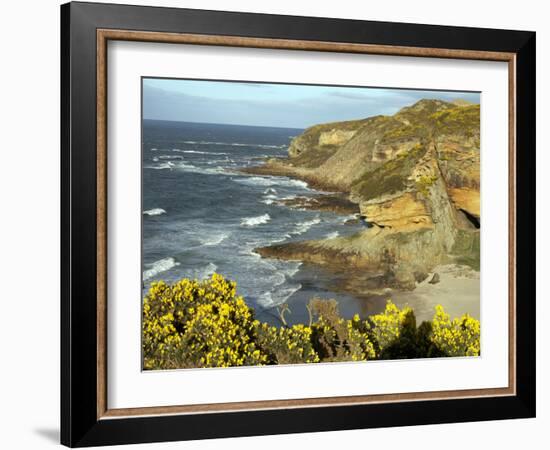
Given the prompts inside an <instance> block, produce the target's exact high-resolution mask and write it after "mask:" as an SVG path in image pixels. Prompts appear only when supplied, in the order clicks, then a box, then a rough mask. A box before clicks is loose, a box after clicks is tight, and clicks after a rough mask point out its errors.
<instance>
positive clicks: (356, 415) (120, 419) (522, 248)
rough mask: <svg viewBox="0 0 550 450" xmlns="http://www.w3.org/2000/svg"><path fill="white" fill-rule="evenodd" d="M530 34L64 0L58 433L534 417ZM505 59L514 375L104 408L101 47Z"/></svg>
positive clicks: (272, 430) (259, 430)
mask: <svg viewBox="0 0 550 450" xmlns="http://www.w3.org/2000/svg"><path fill="white" fill-rule="evenodd" d="M535 39H536V37H535V33H533V32H528V31H509V30H495V29H479V28H465V27H449V26H435V25H419V24H405V23H389V22H370V21H359V20H343V19H328V18H313V17H293V16H278V15H266V14H251V13H236V12H220V11H203V10H191V9H174V8H156V7H141V6H127V5H111V4H94V3H80V2H72V3H68V4H65V5H62V7H61V205H62V213H61V443H62V444H64V445H67V446H70V447H81V446H93V445H114V444H127V443H144V442H162V441H177V440H190V439H207V438H217V437H237V436H252V435H269V434H283V433H301V432H317V431H331V430H349V429H357V428H373V427H388V426H406V425H409V426H410V425H421V424H435V423H449V422H467V421H483V420H497V419H512V418H529V417H534V416H535V351H534V350H535V302H534V298H535V270H534V268H535V176H534V173H535V132H536V130H535V103H536V93H535ZM110 41H132V42H154V43H158V44H170V45H177V44H187V45H202V46H220V47H232V48H236V49H239V48H243V49H244V48H256V49H272V50H274V49H275V50H292V51H295V52H297V55H299V54H300V52H304V51H316V52H328V53H344V54H368V55H385V56H394V57H396V58H398V57H403V56H405V57H422V58H443V59H450V60H453V59H460V60H483V61H501V62H505V63H506V64H507V65H508V73H509V80H508V86H509V92H508V95H509V97H508V100H509V102H508V104H509V111H508V119H509V122H508V123H509V134H508V137H507V138H508V142H509V148H508V158H509V160H508V171H509V173H508V176H509V178H508V181H509V191H508V192H507V196H508V207H509V216H508V219H509V220H508V242H507V245H508V255H509V272H508V274H509V285H508V286H507V290H508V299H507V302H508V308H509V309H508V311H509V315H508V324H507V325H508V339H509V341H508V344H509V345H508V357H509V359H508V381H509V382H508V386H507V387H505V388H501V387H499V388H493V389H472V390H461V391H432V392H422V393H388V394H379V395H363V396H345V397H323V398H319V397H317V398H301V399H296V398H289V399H284V400H267V401H256V402H232V403H208V404H204V405H177V404H174V405H171V406H157V405H150V406H148V407H145V408H127V409H124V408H122V409H112V408H109V405H108V401H107V390H108V386H107V381H108V377H107V364H108V359H107V341H108V339H109V336H108V326H107V324H108V309H107V267H108V266H107V234H108V230H107V204H108V201H109V199H108V198H107V189H106V183H107V171H108V170H109V169H108V167H109V162H108V158H107V143H108V140H107V136H108V133H109V130H108V120H107V95H108V86H107V61H108V55H107V44H108V42H110Z"/></svg>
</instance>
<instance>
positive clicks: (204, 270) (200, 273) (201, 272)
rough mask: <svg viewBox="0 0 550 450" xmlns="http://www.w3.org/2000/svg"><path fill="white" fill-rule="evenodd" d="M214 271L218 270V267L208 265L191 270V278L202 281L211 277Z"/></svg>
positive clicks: (211, 264) (212, 264)
mask: <svg viewBox="0 0 550 450" xmlns="http://www.w3.org/2000/svg"><path fill="white" fill-rule="evenodd" d="M216 270H218V266H216V264H214V263H208V264H207V265H206V266H204V267H201V268H199V269H195V270H193V274H192V278H196V279H198V280H204V279H205V278H208V277H211V276H212V274H213V273H214V272H215V271H216Z"/></svg>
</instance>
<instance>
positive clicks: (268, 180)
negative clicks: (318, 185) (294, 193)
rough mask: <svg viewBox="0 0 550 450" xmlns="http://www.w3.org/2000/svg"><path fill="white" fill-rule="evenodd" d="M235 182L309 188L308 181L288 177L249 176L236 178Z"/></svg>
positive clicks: (251, 184)
mask: <svg viewBox="0 0 550 450" xmlns="http://www.w3.org/2000/svg"><path fill="white" fill-rule="evenodd" d="M234 181H235V182H237V183H241V184H246V185H249V186H277V185H278V186H285V187H299V188H302V189H308V186H307V183H306V182H305V181H302V180H292V179H290V178H287V177H247V178H235V179H234Z"/></svg>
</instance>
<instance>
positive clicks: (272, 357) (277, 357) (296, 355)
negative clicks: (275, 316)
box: [257, 323, 320, 364]
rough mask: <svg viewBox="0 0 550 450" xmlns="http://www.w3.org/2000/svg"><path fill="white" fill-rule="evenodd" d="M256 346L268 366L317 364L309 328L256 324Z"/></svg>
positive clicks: (303, 326)
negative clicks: (264, 354) (260, 350)
mask: <svg viewBox="0 0 550 450" xmlns="http://www.w3.org/2000/svg"><path fill="white" fill-rule="evenodd" d="M257 332H258V345H259V346H260V347H261V348H262V349H263V351H264V352H265V353H266V355H267V363H268V364H296V363H314V362H319V361H320V359H319V355H318V354H317V352H316V351H315V350H314V348H313V345H312V342H311V334H312V330H311V327H307V326H305V325H302V324H299V325H293V326H292V327H289V328H285V327H280V328H278V327H274V326H271V325H269V324H267V323H261V324H258V328H257Z"/></svg>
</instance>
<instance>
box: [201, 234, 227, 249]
mask: <svg viewBox="0 0 550 450" xmlns="http://www.w3.org/2000/svg"><path fill="white" fill-rule="evenodd" d="M228 236H229V234H227V233H220V234H214V235H211V236H208V237H205V238H201V239H199V240H200V242H201V244H202V245H205V246H207V247H208V246H210V245H218V244H221V243H222V242H223V241H225V239H226V238H227V237H228Z"/></svg>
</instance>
